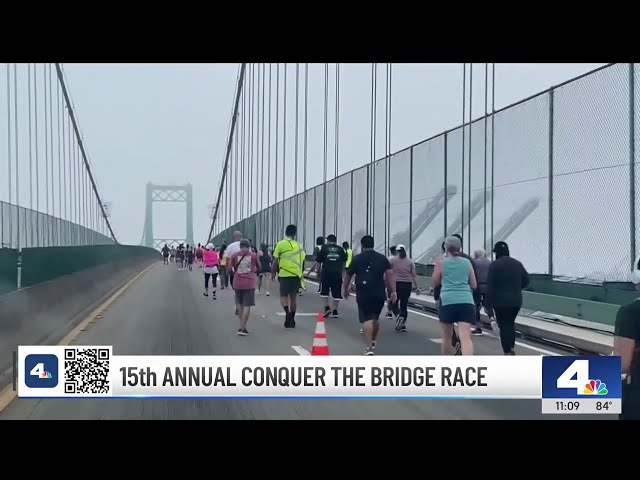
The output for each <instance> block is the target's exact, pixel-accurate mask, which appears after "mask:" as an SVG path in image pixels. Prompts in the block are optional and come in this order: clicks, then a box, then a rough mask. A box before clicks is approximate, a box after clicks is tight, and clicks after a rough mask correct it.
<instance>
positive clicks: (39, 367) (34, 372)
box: [29, 363, 44, 377]
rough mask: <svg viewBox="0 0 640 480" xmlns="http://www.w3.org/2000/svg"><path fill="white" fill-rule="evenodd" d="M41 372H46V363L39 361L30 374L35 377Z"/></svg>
mask: <svg viewBox="0 0 640 480" xmlns="http://www.w3.org/2000/svg"><path fill="white" fill-rule="evenodd" d="M41 373H44V363H38V364H36V366H35V367H33V368H32V369H31V371H30V372H29V375H33V376H34V377H39V376H40V374H41Z"/></svg>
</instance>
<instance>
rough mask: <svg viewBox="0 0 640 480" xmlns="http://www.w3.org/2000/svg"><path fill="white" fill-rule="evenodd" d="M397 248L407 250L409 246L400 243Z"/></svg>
mask: <svg viewBox="0 0 640 480" xmlns="http://www.w3.org/2000/svg"><path fill="white" fill-rule="evenodd" d="M396 250H404V251H405V252H406V251H407V247H405V246H404V245H402V244H400V245H396Z"/></svg>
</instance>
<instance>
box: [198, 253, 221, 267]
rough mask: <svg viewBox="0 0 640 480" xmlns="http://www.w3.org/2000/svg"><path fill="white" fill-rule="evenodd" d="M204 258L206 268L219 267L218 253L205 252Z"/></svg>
mask: <svg viewBox="0 0 640 480" xmlns="http://www.w3.org/2000/svg"><path fill="white" fill-rule="evenodd" d="M202 258H203V262H202V263H204V266H205V267H213V266H215V265H218V252H216V251H215V250H205V251H204V254H203V257H202Z"/></svg>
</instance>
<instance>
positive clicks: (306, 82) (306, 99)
mask: <svg viewBox="0 0 640 480" xmlns="http://www.w3.org/2000/svg"><path fill="white" fill-rule="evenodd" d="M308 113H309V64H308V63H305V64H304V139H303V142H304V149H303V152H302V153H303V155H302V157H303V165H304V168H303V169H302V170H303V174H304V179H303V181H302V188H303V191H304V214H303V218H304V219H305V226H304V230H303V231H304V232H305V239H304V241H305V243H306V242H307V240H306V235H307V228H306V218H307V142H308V135H309V128H308V127H309V115H308ZM314 221H315V220H314Z"/></svg>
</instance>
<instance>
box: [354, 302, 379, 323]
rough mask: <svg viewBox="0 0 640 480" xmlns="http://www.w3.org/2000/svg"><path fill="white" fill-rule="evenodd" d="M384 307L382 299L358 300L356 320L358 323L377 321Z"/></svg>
mask: <svg viewBox="0 0 640 480" xmlns="http://www.w3.org/2000/svg"><path fill="white" fill-rule="evenodd" d="M383 307H384V299H382V300H380V299H378V300H371V299H366V298H363V299H361V298H358V320H359V321H360V323H364V322H368V321H370V320H379V319H380V312H382V309H383Z"/></svg>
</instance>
